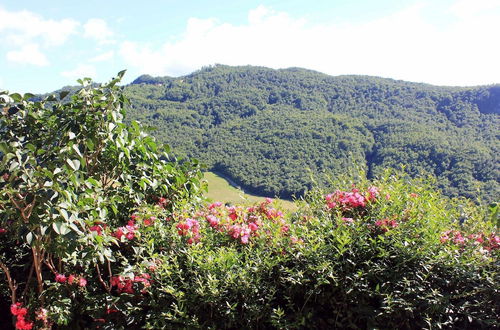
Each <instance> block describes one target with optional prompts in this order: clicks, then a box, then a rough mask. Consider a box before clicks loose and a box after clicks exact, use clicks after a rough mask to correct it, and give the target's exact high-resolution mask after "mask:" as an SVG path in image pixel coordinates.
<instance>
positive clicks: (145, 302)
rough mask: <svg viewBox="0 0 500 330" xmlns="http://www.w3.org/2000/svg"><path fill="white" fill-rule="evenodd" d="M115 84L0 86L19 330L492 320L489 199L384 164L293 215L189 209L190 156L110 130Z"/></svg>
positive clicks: (5, 213)
mask: <svg viewBox="0 0 500 330" xmlns="http://www.w3.org/2000/svg"><path fill="white" fill-rule="evenodd" d="M120 77H121V74H120V75H119V77H118V78H117V79H114V80H112V81H111V82H110V83H108V84H105V85H103V86H93V85H91V84H90V81H89V80H83V81H81V83H82V84H83V85H84V86H83V88H82V89H81V90H80V91H79V92H77V93H76V94H75V95H73V96H72V97H71V100H70V101H69V102H68V103H62V102H61V100H55V99H54V98H52V99H47V100H45V101H40V102H32V101H29V97H30V96H29V95H25V96H23V97H22V96H20V95H17V94H11V95H8V94H5V93H4V94H1V95H0V96H1V98H2V99H3V100H4V101H3V102H4V103H3V104H2V106H3V108H4V114H3V116H2V117H1V121H0V132H1V134H2V139H1V142H0V148H1V164H2V165H1V166H2V167H1V168H0V170H1V171H2V172H1V173H0V174H1V179H0V189H1V191H2V194H1V197H0V249H1V250H0V266H1V269H2V271H3V273H4V275H5V276H4V279H3V280H2V282H1V284H0V285H1V288H2V291H1V292H2V293H3V294H4V297H3V298H4V299H9V300H10V302H9V303H10V305H11V307H10V311H9V312H10V315H11V316H12V318H13V322H14V324H15V326H16V327H17V328H18V329H30V328H35V327H36V328H51V327H52V328H71V329H75V328H97V327H99V328H104V329H117V328H118V329H119V328H126V327H127V328H147V329H159V328H214V329H215V328H288V329H305V328H314V329H316V328H317V329H330V328H352V329H356V328H381V329H382V328H384V329H394V328H397V329H416V328H435V327H439V328H471V329H472V328H474V329H477V328H493V327H498V326H499V323H498V320H497V317H498V315H499V313H500V306H499V302H498V294H499V292H498V282H499V278H498V277H499V276H498V253H499V252H498V251H499V246H500V238H499V236H498V228H497V227H496V226H497V219H496V217H497V213H495V209H494V208H492V209H491V212H490V211H488V210H486V209H484V208H481V207H479V206H476V205H474V204H472V203H470V202H468V201H467V200H464V199H462V200H457V199H455V200H451V199H449V198H446V197H443V196H441V195H440V194H439V193H437V192H435V191H434V190H433V189H432V188H431V184H432V182H429V180H427V179H426V180H416V179H409V178H408V177H406V176H405V175H403V174H401V173H387V174H386V175H385V176H384V177H381V178H380V179H378V180H375V181H373V182H368V181H366V180H364V179H359V178H362V177H363V176H358V177H359V178H358V179H356V180H353V179H352V178H350V177H348V178H345V179H343V178H340V179H338V180H337V181H336V182H334V183H333V187H334V188H333V189H332V190H329V191H324V190H320V189H316V190H313V191H311V192H310V193H309V194H308V195H307V196H306V198H305V199H304V200H303V201H302V202H300V203H299V208H298V210H297V211H296V212H294V213H292V214H283V213H282V212H281V211H280V210H279V207H278V206H277V205H276V203H275V202H273V201H272V200H270V199H266V200H264V201H262V202H261V203H258V204H255V205H251V206H238V205H223V204H222V203H217V202H216V203H212V204H201V203H200V199H199V192H200V186H202V183H200V181H199V178H200V172H199V169H198V166H197V164H196V163H193V162H189V161H183V162H178V161H176V160H175V159H170V158H169V156H168V155H166V154H163V156H160V151H161V150H160V149H159V148H158V147H157V146H156V144H155V143H154V141H153V140H152V139H151V138H150V137H148V136H147V135H145V134H144V133H142V131H141V128H140V126H139V125H138V124H137V123H131V125H130V126H126V125H125V124H123V122H122V120H123V105H124V104H125V102H126V100H125V99H124V98H123V97H122V96H121V95H120V91H119V88H118V87H117V86H116V84H117V83H118V82H119V79H120ZM61 98H63V99H64V95H62V96H61ZM49 105H50V107H49Z"/></svg>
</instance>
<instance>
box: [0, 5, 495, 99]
mask: <svg viewBox="0 0 500 330" xmlns="http://www.w3.org/2000/svg"><path fill="white" fill-rule="evenodd" d="M498 31H500V0H434V1H433V0H408V1H403V0H399V1H396V0H378V1H373V0H314V1H313V0H309V1H303V0H301V1H299V0H271V1H264V0H262V1H254V0H250V1H243V0H232V1H229V0H222V1H196V0H195V1H190V0H184V1H177V0H165V1H160V0H158V1H149V0H143V1H140V2H138V1H123V0H122V1H115V0H108V1H102V0H101V1H96V0H86V1H78V2H75V1H67V0H64V1H62V0H60V1H57V0H54V1H51V0H46V1H37V0H24V1H19V0H16V1H14V0H7V1H6V0H0V68H1V70H0V89H7V90H9V91H11V92H14V91H16V92H35V93H41V92H49V91H53V90H55V89H57V88H60V87H62V86H65V85H73V84H75V81H76V79H78V78H81V77H84V76H88V77H91V78H93V79H95V80H96V81H105V80H108V79H110V78H111V77H112V76H113V75H115V74H116V73H117V72H118V71H120V70H122V69H127V74H126V78H125V83H127V82H130V81H132V80H133V79H135V78H136V77H137V76H139V75H141V74H151V75H154V76H157V75H159V76H163V75H169V76H179V75H185V74H188V73H190V72H192V71H195V70H197V69H200V68H201V67H202V66H206V65H211V64H215V63H221V64H228V65H261V66H267V67H272V68H286V67H304V68H308V69H313V70H317V71H321V72H324V73H327V74H331V75H339V74H366V75H375V76H382V77H389V78H395V79H403V80H409V81H416V82H426V83H431V84H436V85H461V86H464V85H480V84H492V83H500V65H498V64H497V63H498V59H499V58H500V43H498Z"/></svg>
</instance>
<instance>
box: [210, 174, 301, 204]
mask: <svg viewBox="0 0 500 330" xmlns="http://www.w3.org/2000/svg"><path fill="white" fill-rule="evenodd" d="M204 179H205V180H207V182H208V193H207V195H206V196H207V197H208V198H209V199H210V200H212V201H214V202H216V201H218V202H223V203H230V204H254V203H259V202H262V201H263V200H264V198H266V197H271V198H273V197H272V196H256V195H252V194H248V193H245V192H244V191H243V190H241V189H238V188H236V187H235V186H234V185H232V184H231V183H230V182H229V181H228V180H227V179H225V178H223V177H221V176H219V175H217V174H215V173H213V172H205V176H204ZM276 201H277V202H278V203H279V205H280V206H282V207H283V208H284V209H286V210H290V211H292V210H295V209H296V206H295V204H294V203H293V202H292V201H289V200H284V199H278V198H277V199H276Z"/></svg>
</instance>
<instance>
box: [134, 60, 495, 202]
mask: <svg viewBox="0 0 500 330" xmlns="http://www.w3.org/2000/svg"><path fill="white" fill-rule="evenodd" d="M125 93H126V95H127V96H128V97H129V98H130V99H131V106H130V109H129V118H131V119H136V120H139V121H141V122H142V123H145V124H148V125H150V126H153V127H155V128H156V130H155V131H153V135H156V136H157V137H158V138H159V139H160V140H161V141H162V142H165V143H168V144H169V145H171V146H173V147H174V150H175V151H177V152H178V153H181V154H182V155H187V156H191V157H195V158H198V159H200V160H201V161H202V162H204V163H206V164H207V166H208V168H211V169H213V170H216V171H218V172H220V173H221V174H223V175H226V176H228V177H230V178H231V179H232V180H234V181H236V182H237V183H238V184H240V185H241V186H242V187H244V188H246V189H248V190H250V191H252V192H255V193H261V194H266V195H279V196H281V197H290V196H292V195H300V194H301V193H303V191H304V189H307V188H308V187H310V186H311V178H314V179H315V180H317V181H319V182H321V181H324V180H326V176H325V173H327V174H328V175H335V174H336V173H340V172H345V171H348V170H350V169H351V168H352V167H354V166H362V167H364V168H365V169H366V172H367V173H368V176H370V177H372V176H376V175H377V174H379V173H380V172H381V171H382V170H383V169H385V168H388V167H400V165H401V164H404V165H406V169H407V170H408V171H409V172H410V173H412V174H415V175H416V174H423V173H432V174H434V175H435V176H436V177H437V178H438V185H439V187H440V188H441V189H442V190H443V191H444V192H445V193H446V194H448V195H450V196H458V195H462V196H467V197H475V196H477V189H478V188H480V189H481V190H482V192H483V193H482V194H483V196H487V198H488V199H489V200H492V199H496V198H498V197H499V192H500V188H499V186H500V184H499V179H500V168H499V158H498V153H499V146H500V145H499V135H500V132H499V128H500V85H494V86H482V87H437V86H432V85H426V84H418V83H410V82H404V81H396V80H392V79H383V78H376V77H368V76H336V77H333V76H328V75H325V74H322V73H318V72H314V71H310V70H305V69H299V68H291V69H283V70H273V69H268V68H263V67H251V66H246V67H229V66H224V65H216V66H212V67H208V68H204V69H202V70H200V71H197V72H194V73H192V74H190V75H187V76H184V77H179V78H170V77H151V76H147V75H144V76H141V77H139V78H137V79H136V80H135V81H134V82H133V83H132V84H130V85H128V86H125Z"/></svg>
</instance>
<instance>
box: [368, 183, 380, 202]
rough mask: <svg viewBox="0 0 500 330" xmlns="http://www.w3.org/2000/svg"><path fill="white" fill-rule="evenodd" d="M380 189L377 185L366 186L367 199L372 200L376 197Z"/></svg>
mask: <svg viewBox="0 0 500 330" xmlns="http://www.w3.org/2000/svg"><path fill="white" fill-rule="evenodd" d="M379 193H380V191H379V189H378V188H377V187H373V186H372V187H370V188H368V197H367V198H366V199H367V200H368V201H374V200H375V199H377V197H378V195H379Z"/></svg>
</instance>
